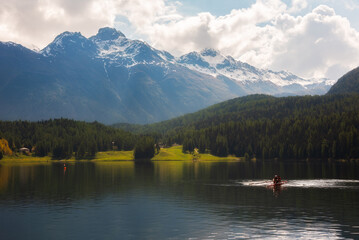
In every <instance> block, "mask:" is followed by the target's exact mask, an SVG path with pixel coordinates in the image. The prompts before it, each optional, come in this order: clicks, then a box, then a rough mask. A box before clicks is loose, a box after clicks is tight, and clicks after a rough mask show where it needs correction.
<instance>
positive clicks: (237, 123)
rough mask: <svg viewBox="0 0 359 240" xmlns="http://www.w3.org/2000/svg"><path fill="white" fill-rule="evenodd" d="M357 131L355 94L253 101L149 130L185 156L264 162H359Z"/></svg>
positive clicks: (241, 101)
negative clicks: (196, 154)
mask: <svg viewBox="0 0 359 240" xmlns="http://www.w3.org/2000/svg"><path fill="white" fill-rule="evenodd" d="M174 125H178V126H179V127H177V128H173V126H174ZM161 127H162V129H161ZM358 127H359V95H357V94H350V95H326V96H304V97H285V98H274V97H270V96H264V95H253V96H249V97H245V98H239V99H234V100H230V101H227V102H225V103H221V104H218V105H215V106H213V107H210V108H208V109H205V110H203V111H200V112H198V113H197V114H193V115H186V116H184V117H182V118H178V119H175V120H174V122H172V121H167V122H165V123H164V124H163V125H162V126H161V125H154V126H153V128H154V129H159V130H160V131H162V132H163V134H164V137H163V141H164V142H165V143H166V144H168V145H170V144H172V143H174V142H176V143H179V144H182V145H183V151H189V152H191V151H193V150H194V148H198V150H199V152H205V151H210V153H212V154H213V155H217V156H226V155H228V154H231V155H235V156H241V157H242V156H244V157H246V158H253V157H256V158H263V159H267V158H270V159H272V158H280V159H298V158H300V159H304V158H341V159H343V158H344V159H350V158H359V130H358ZM147 131H148V130H147Z"/></svg>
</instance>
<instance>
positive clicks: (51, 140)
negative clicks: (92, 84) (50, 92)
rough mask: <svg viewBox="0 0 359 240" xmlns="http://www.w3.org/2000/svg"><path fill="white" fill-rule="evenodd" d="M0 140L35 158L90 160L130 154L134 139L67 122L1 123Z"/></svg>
mask: <svg viewBox="0 0 359 240" xmlns="http://www.w3.org/2000/svg"><path fill="white" fill-rule="evenodd" d="M0 137H1V138H4V139H6V140H7V141H8V143H9V146H10V148H11V149H12V150H16V149H20V148H21V147H26V148H28V149H30V150H33V152H34V153H35V155H37V156H46V155H51V156H52V157H53V158H54V159H65V158H70V157H72V156H73V154H75V157H77V158H79V159H82V158H91V157H93V156H94V155H95V154H96V153H97V152H98V151H108V150H112V149H118V150H132V149H133V148H134V146H135V143H136V137H135V136H134V135H133V134H132V133H129V132H125V131H123V130H120V129H115V128H113V127H108V126H105V125H103V124H101V123H98V122H93V123H86V122H81V121H74V120H69V119H55V120H48V121H40V122H28V121H0Z"/></svg>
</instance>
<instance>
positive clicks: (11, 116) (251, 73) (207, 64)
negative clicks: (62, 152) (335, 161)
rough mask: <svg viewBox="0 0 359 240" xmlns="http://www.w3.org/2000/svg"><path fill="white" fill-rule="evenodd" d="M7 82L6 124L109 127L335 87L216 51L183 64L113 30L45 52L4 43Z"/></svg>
mask: <svg viewBox="0 0 359 240" xmlns="http://www.w3.org/2000/svg"><path fill="white" fill-rule="evenodd" d="M0 76H1V77H0V119H2V120H16V119H23V120H42V119H49V118H59V117H64V118H72V119H76V120H85V121H99V122H103V123H106V124H111V123H114V122H130V123H151V122H156V121H161V120H166V119H170V118H173V117H176V116H179V115H183V114H185V113H188V112H194V111H197V110H199V109H202V108H204V107H207V106H209V105H212V104H215V103H218V102H221V101H224V100H227V99H231V98H235V97H238V96H244V95H247V94H249V93H252V92H260V93H267V94H273V95H293V94H295V95H296V94H314V93H315V94H321V93H324V92H326V91H327V86H328V81H317V80H304V79H301V78H298V77H296V76H295V75H292V74H290V73H285V72H280V73H275V72H271V71H270V70H260V69H257V68H255V67H252V66H250V65H248V64H246V63H241V62H239V61H236V60H234V59H233V58H231V57H223V56H222V55H221V54H220V53H219V52H217V51H214V50H211V49H206V50H204V51H202V52H201V53H190V54H187V55H184V56H182V57H180V58H175V57H174V56H172V55H171V54H170V53H168V52H166V51H160V50H157V49H154V48H153V47H151V46H150V45H149V44H147V43H145V42H143V41H139V40H131V39H128V38H126V36H125V35H124V34H123V33H121V32H120V31H117V30H116V29H113V28H101V29H99V31H98V33H97V34H96V35H95V36H92V37H90V38H86V37H84V36H82V35H81V33H78V32H64V33H62V34H60V35H58V36H57V37H56V38H55V39H54V41H53V42H51V43H50V44H49V45H48V46H46V47H45V48H44V49H42V50H40V51H33V50H29V49H27V48H25V47H23V46H21V45H19V44H15V43H11V42H0ZM271 79H274V80H275V81H272V80H271ZM311 86H313V87H311ZM313 89H314V90H313Z"/></svg>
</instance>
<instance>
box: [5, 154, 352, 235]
mask: <svg viewBox="0 0 359 240" xmlns="http://www.w3.org/2000/svg"><path fill="white" fill-rule="evenodd" d="M276 173H279V174H280V175H281V176H282V178H283V179H286V180H288V183H287V184H285V185H283V186H282V187H281V188H279V189H273V188H270V187H268V185H269V183H268V179H271V178H272V177H273V175H274V174H276ZM358 203H359V163H358V162H349V163H344V162H336V161H333V162H327V161H326V162H321V161H319V162H318V161H317V162H307V161H295V162H294V161H284V162H266V161H264V162H263V161H257V162H194V163H192V162H175V161H168V162H153V163H148V164H139V163H133V162H108V163H106V162H102V163H93V162H86V163H83V162H79V163H70V164H68V166H67V168H66V170H65V169H64V167H63V163H50V164H30V165H16V164H1V163H0V239H246V238H248V239H255V238H258V239H264V238H265V239H291V238H299V239H359V204H358Z"/></svg>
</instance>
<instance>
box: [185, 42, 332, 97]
mask: <svg viewBox="0 0 359 240" xmlns="http://www.w3.org/2000/svg"><path fill="white" fill-rule="evenodd" d="M178 63H180V64H182V65H184V66H186V67H188V68H190V69H192V70H196V71H199V72H202V73H206V74H209V75H212V76H213V77H216V78H221V79H223V78H227V79H232V80H235V81H236V82H237V84H238V85H239V86H241V88H242V89H243V90H244V91H245V92H246V93H247V94H258V93H262V94H270V95H277V96H283V95H284V96H285V95H305V94H323V93H325V92H326V91H328V89H329V88H330V87H331V86H332V85H333V83H334V82H333V81H332V80H329V79H325V78H323V79H304V78H301V77H298V76H296V75H294V74H292V73H290V72H286V71H281V72H274V71H271V70H266V69H258V68H256V67H254V66H251V65H249V64H247V63H244V62H241V61H237V60H235V59H233V58H232V57H231V56H223V55H222V54H221V53H220V52H219V51H216V50H214V49H208V48H207V49H204V50H202V51H201V52H199V53H198V52H191V53H188V54H186V55H183V56H181V57H180V58H179V59H178Z"/></svg>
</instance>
